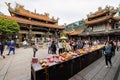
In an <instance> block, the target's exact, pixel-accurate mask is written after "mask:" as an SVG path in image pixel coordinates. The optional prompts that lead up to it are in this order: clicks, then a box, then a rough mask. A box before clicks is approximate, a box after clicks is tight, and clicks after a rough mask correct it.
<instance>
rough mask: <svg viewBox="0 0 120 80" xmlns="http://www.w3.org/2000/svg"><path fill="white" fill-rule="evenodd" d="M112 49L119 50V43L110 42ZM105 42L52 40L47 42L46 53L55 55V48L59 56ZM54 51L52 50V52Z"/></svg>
mask: <svg viewBox="0 0 120 80" xmlns="http://www.w3.org/2000/svg"><path fill="white" fill-rule="evenodd" d="M110 42H111V45H112V47H114V48H116V49H117V50H119V48H120V41H112V40H111V41H110ZM105 43H106V41H99V40H93V41H90V40H74V39H71V40H59V41H57V40H54V41H49V42H48V53H49V54H56V51H57V48H58V53H59V54H61V53H63V52H68V51H75V50H77V49H81V48H88V47H90V46H93V45H99V44H105ZM53 49H54V50H53Z"/></svg>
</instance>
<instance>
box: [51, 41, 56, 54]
mask: <svg viewBox="0 0 120 80" xmlns="http://www.w3.org/2000/svg"><path fill="white" fill-rule="evenodd" d="M56 50H57V48H56V45H55V41H53V42H52V44H51V51H52V54H56Z"/></svg>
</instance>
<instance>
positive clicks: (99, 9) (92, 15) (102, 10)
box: [88, 7, 108, 19]
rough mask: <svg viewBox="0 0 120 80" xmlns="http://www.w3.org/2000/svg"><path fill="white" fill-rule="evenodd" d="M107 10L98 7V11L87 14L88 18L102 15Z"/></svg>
mask: <svg viewBox="0 0 120 80" xmlns="http://www.w3.org/2000/svg"><path fill="white" fill-rule="evenodd" d="M107 12H108V10H107V11H106V10H104V9H101V7H100V8H98V11H96V12H95V13H91V14H89V15H88V18H89V19H90V18H95V17H98V16H100V15H104V14H106V13H107Z"/></svg>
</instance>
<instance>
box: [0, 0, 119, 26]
mask: <svg viewBox="0 0 120 80" xmlns="http://www.w3.org/2000/svg"><path fill="white" fill-rule="evenodd" d="M5 2H10V3H11V7H13V8H14V7H15V2H17V3H19V4H21V5H24V8H25V9H26V10H29V11H32V12H34V10H35V9H36V12H37V13H39V14H44V13H45V12H46V13H49V17H50V18H51V17H52V16H54V18H55V19H57V18H59V22H58V24H59V25H64V24H65V23H66V24H70V23H73V22H76V21H79V20H82V19H86V18H87V14H89V13H90V12H93V13H94V12H95V11H97V10H98V7H102V8H103V9H104V8H105V6H106V5H110V6H113V7H115V8H116V7H118V6H119V4H120V0H0V12H2V13H3V14H5V15H10V14H9V12H8V8H7V6H6V4H5Z"/></svg>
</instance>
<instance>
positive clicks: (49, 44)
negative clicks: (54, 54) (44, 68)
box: [48, 41, 52, 54]
mask: <svg viewBox="0 0 120 80" xmlns="http://www.w3.org/2000/svg"><path fill="white" fill-rule="evenodd" d="M51 44H52V41H49V42H48V54H51Z"/></svg>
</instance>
